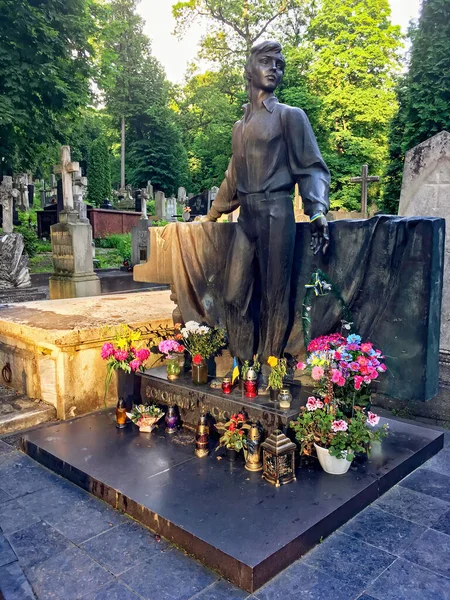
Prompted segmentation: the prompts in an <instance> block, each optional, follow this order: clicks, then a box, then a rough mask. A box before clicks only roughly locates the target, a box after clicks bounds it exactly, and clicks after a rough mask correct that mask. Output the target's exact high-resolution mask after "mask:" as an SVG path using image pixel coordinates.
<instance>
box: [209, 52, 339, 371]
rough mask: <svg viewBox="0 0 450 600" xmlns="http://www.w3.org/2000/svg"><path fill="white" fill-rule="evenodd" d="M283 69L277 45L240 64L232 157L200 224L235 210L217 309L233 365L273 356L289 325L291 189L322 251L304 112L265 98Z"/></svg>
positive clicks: (321, 168)
mask: <svg viewBox="0 0 450 600" xmlns="http://www.w3.org/2000/svg"><path fill="white" fill-rule="evenodd" d="M284 67H285V61H284V57H283V55H282V53H281V46H280V44H279V43H278V42H275V41H267V42H262V43H259V44H257V45H255V46H254V47H253V48H252V50H251V54H250V57H249V58H248V61H247V65H246V77H247V81H248V90H249V100H250V102H249V103H248V104H247V105H246V106H245V114H244V116H243V118H242V119H241V120H240V121H238V122H237V123H235V125H234V128H233V155H232V157H231V160H230V163H229V165H228V170H227V172H226V174H225V179H224V181H223V182H222V185H221V186H220V190H219V192H218V194H217V197H216V199H215V200H214V202H213V204H212V206H211V210H210V211H209V213H208V215H207V217H206V220H208V221H216V220H217V219H218V217H220V216H221V215H222V214H224V213H230V212H232V211H234V210H235V209H236V208H237V207H240V214H239V219H238V222H237V227H236V234H235V238H234V241H233V244H232V247H231V248H230V253H229V257H228V260H227V272H226V286H225V290H226V292H225V305H226V318H227V330H228V335H229V343H230V350H231V352H232V354H233V355H234V356H237V357H239V358H240V359H242V360H244V359H250V358H251V357H252V355H253V354H254V353H257V354H259V356H260V358H261V359H262V361H264V362H265V361H266V360H267V358H268V357H269V356H276V357H280V356H281V354H282V352H283V349H284V346H285V344H286V341H287V337H288V333H289V328H290V327H291V326H292V322H291V315H290V302H289V299H290V291H291V290H290V280H291V271H292V263H293V258H294V244H295V219H294V209H293V203H292V190H293V188H294V185H295V183H298V185H299V189H300V194H301V196H302V199H303V204H304V209H305V213H306V214H307V215H309V216H310V219H311V247H312V250H313V252H314V253H317V252H318V251H319V250H322V251H323V252H325V251H326V249H327V247H328V226H327V221H326V219H325V216H324V215H325V214H326V212H327V211H328V208H329V201H328V190H329V182H330V173H329V171H328V168H327V166H326V164H325V162H324V160H323V158H322V156H321V154H320V150H319V147H318V145H317V142H316V138H315V136H314V133H313V131H312V128H311V125H310V123H309V121H308V118H307V116H306V115H305V113H304V112H303V111H302V110H301V109H299V108H294V107H291V106H287V105H286V104H281V103H279V102H278V100H277V98H276V97H275V96H274V94H273V92H274V90H275V88H276V87H277V86H278V85H279V84H280V82H281V79H282V77H283V73H284Z"/></svg>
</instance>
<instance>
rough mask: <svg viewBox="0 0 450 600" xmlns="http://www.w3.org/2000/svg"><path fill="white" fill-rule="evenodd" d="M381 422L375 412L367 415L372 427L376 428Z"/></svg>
mask: <svg viewBox="0 0 450 600" xmlns="http://www.w3.org/2000/svg"><path fill="white" fill-rule="evenodd" d="M379 422H380V417H379V416H378V415H376V414H375V413H373V412H370V410H369V412H368V413H367V423H369V425H372V427H375V425H378V423H379Z"/></svg>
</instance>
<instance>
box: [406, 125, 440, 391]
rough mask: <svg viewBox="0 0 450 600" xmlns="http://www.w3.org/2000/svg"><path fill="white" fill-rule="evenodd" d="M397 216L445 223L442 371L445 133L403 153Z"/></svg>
mask: <svg viewBox="0 0 450 600" xmlns="http://www.w3.org/2000/svg"><path fill="white" fill-rule="evenodd" d="M398 214H399V215H401V216H407V217H411V216H424V217H444V218H445V219H446V225H447V226H446V234H445V261H444V283H443V294H442V313H441V340H440V350H441V367H442V362H444V364H449V363H450V133H448V132H447V131H442V132H441V133H438V134H437V135H435V136H433V137H432V138H430V139H428V140H426V141H425V142H422V144H419V145H418V146H416V147H415V148H412V149H411V150H409V152H407V153H406V156H405V166H404V170H403V181H402V189H401V193H400V205H399V210H398ZM445 371H448V372H447V373H445ZM443 375H444V376H445V380H446V381H447V380H448V381H449V382H450V368H447V369H442V368H441V378H442V376H443Z"/></svg>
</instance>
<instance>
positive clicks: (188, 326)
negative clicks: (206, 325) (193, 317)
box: [181, 321, 200, 333]
mask: <svg viewBox="0 0 450 600" xmlns="http://www.w3.org/2000/svg"><path fill="white" fill-rule="evenodd" d="M199 326H200V323H197V321H188V322H187V323H186V324H185V326H184V329H187V330H188V331H192V332H194V333H196V331H197V329H198V328H199ZM181 331H183V330H181Z"/></svg>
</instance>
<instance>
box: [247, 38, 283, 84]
mask: <svg viewBox="0 0 450 600" xmlns="http://www.w3.org/2000/svg"><path fill="white" fill-rule="evenodd" d="M265 52H271V53H277V54H279V55H280V58H281V60H282V61H283V67H284V65H285V64H286V63H285V60H284V56H283V54H282V53H281V44H280V43H279V42H276V41H275V40H266V41H265V42H259V44H255V45H254V46H253V47H252V49H251V50H250V56H249V57H248V59H247V63H246V65H245V77H246V79H247V81H250V71H251V66H252V62H253V61H254V60H255V58H256V57H257V56H258V55H259V54H264V53H265Z"/></svg>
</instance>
